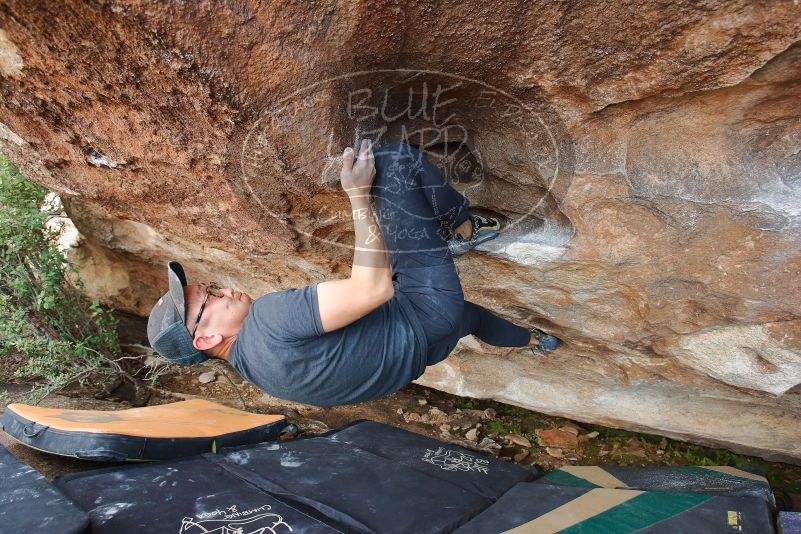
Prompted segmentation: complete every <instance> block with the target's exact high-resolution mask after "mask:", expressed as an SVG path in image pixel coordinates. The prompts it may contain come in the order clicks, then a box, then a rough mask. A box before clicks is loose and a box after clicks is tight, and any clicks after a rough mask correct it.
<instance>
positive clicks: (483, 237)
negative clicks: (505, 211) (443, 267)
mask: <svg viewBox="0 0 801 534" xmlns="http://www.w3.org/2000/svg"><path fill="white" fill-rule="evenodd" d="M470 222H471V224H472V226H473V233H472V235H471V236H470V239H464V238H462V237H460V236H458V235H453V237H452V238H451V239H449V240H448V250H450V251H451V255H452V256H461V255H462V254H464V253H465V252H468V251H470V250H473V249H474V248H476V246H477V245H479V244H480V243H483V242H485V241H489V240H490V239H495V238H496V237H498V236H499V235H500V233H501V232H500V230H501V222H500V221H499V220H497V219H493V218H492V217H484V216H483V215H470Z"/></svg>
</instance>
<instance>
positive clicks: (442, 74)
mask: <svg viewBox="0 0 801 534" xmlns="http://www.w3.org/2000/svg"><path fill="white" fill-rule="evenodd" d="M364 137H369V138H371V139H373V140H374V143H377V144H381V143H383V142H388V141H392V140H398V139H406V140H408V141H409V142H410V143H412V144H414V145H416V146H418V147H420V148H421V150H423V152H424V153H426V155H427V156H428V157H429V158H430V159H431V160H432V161H433V162H434V163H436V164H437V165H438V166H439V167H440V168H441V169H442V172H443V176H445V177H446V178H447V179H448V180H449V181H450V182H451V184H452V185H453V186H454V187H455V188H457V189H458V190H460V191H461V192H462V193H463V194H464V195H465V196H466V197H467V198H468V199H469V200H470V202H471V205H472V206H473V208H474V210H475V211H476V212H477V213H486V214H494V215H497V216H500V217H501V218H502V219H503V220H504V221H505V223H506V224H507V230H506V231H504V233H503V234H502V235H501V236H500V237H499V238H498V239H496V240H495V241H492V242H489V243H487V244H485V245H482V247H481V252H472V253H470V254H467V255H465V256H462V257H460V258H458V259H456V265H457V268H458V270H459V272H460V275H461V280H462V285H463V288H464V291H465V295H466V298H467V299H468V300H471V301H473V302H476V303H479V304H481V305H483V306H485V307H488V308H490V309H492V310H494V311H496V312H497V313H498V314H499V315H501V316H504V317H506V318H508V319H510V320H512V321H514V322H516V323H518V324H521V325H526V326H538V327H540V328H543V329H545V330H547V331H549V332H551V333H554V334H555V335H557V336H559V337H560V338H561V339H563V340H564V342H565V343H564V345H563V346H562V347H561V348H560V349H559V350H558V351H556V352H555V353H553V354H548V355H540V356H534V355H532V354H531V353H530V352H528V351H527V350H523V349H519V348H515V349H508V348H506V349H502V348H497V347H491V346H489V345H486V344H484V343H482V342H480V341H478V340H476V339H475V338H473V337H467V338H464V339H463V340H462V342H460V344H459V346H457V348H456V350H455V351H454V353H453V354H452V355H451V356H449V357H448V358H447V359H446V360H445V361H444V362H442V363H441V364H439V365H436V366H434V367H430V368H429V370H428V371H427V372H426V374H425V375H423V376H422V377H421V378H420V379H419V380H418V381H417V382H419V383H421V384H424V385H427V386H432V387H435V388H438V389H441V390H444V391H448V392H452V393H457V394H460V395H467V396H472V397H479V398H492V399H496V400H500V401H503V402H508V403H512V404H516V405H519V406H523V407H527V408H530V409H534V410H537V411H541V412H545V413H549V414H555V415H561V416H565V417H569V418H572V419H575V420H579V421H585V422H590V423H600V424H605V425H609V426H615V427H623V428H629V429H633V430H638V431H646V432H653V433H658V434H664V435H667V436H671V437H678V438H682V439H687V440H691V441H696V442H700V443H704V444H712V445H723V446H726V447H730V448H732V449H734V450H737V451H741V452H747V453H751V454H757V455H760V456H763V457H765V458H769V459H774V460H786V461H791V462H795V463H799V462H801V417H799V415H801V395H800V393H801V388H799V387H798V385H799V384H801V312H799V302H801V284H799V274H801V5H799V4H798V3H797V2H792V1H771V2H761V3H759V4H758V5H757V4H754V3H751V2H747V1H739V2H738V1H734V2H706V3H699V2H689V1H688V2H674V3H672V4H671V5H670V6H669V7H665V6H661V5H656V4H653V3H649V2H636V1H632V2H624V3H620V2H616V3H610V4H608V5H604V4H603V3H597V2H585V3H576V2H541V3H539V2H537V3H523V4H521V3H519V2H505V1H501V2H500V3H498V2H492V3H490V2H483V1H481V2H479V1H474V2H470V3H468V4H464V3H463V2H455V1H454V2H450V1H446V2H439V3H438V4H437V5H436V7H434V6H431V5H429V4H428V3H427V2H417V1H413V0H408V1H406V2H370V3H359V2H357V3H353V2H351V3H349V4H347V5H345V4H341V3H336V2H331V1H322V2H315V3H313V4H309V3H306V2H297V3H285V2H255V1H242V2H237V3H231V4H227V5H225V6H222V5H212V4H211V3H195V2H188V3H177V2H176V3H157V2H154V3H148V2H107V1H95V2H78V1H65V2H44V1H40V2H36V1H34V2H31V1H28V2H13V1H5V0H0V150H2V152H4V153H6V154H8V155H9V156H10V157H11V159H12V160H13V161H14V162H15V163H16V164H17V165H18V166H19V167H20V169H21V171H22V172H23V173H24V174H25V175H26V176H28V177H29V178H31V179H32V180H34V181H36V182H38V183H41V184H43V185H45V186H47V187H48V188H50V189H51V190H53V191H55V192H57V193H58V194H59V195H60V196H61V197H62V199H63V200H64V203H65V206H66V208H67V212H68V214H69V215H70V218H71V219H72V221H73V222H74V224H75V225H76V227H77V229H78V231H79V232H80V234H79V236H78V237H77V238H76V239H73V240H72V243H71V246H72V249H71V254H72V257H73V258H74V259H78V260H84V268H83V271H82V275H81V276H82V279H83V280H84V283H85V284H86V287H87V291H88V293H89V294H90V296H92V297H99V298H101V299H102V300H104V301H105V302H106V303H108V304H111V305H113V306H115V307H117V308H118V309H123V310H127V311H131V312H135V313H139V314H142V315H147V313H148V312H149V310H150V307H151V306H152V304H153V303H154V302H155V300H156V299H157V298H158V296H159V295H160V294H161V293H163V292H164V291H165V290H166V280H165V279H164V262H165V261H166V260H168V259H177V260H179V261H181V262H182V263H183V264H184V266H185V267H186V269H187V274H188V276H189V279H190V281H198V282H210V281H214V282H217V283H218V284H222V285H224V286H231V287H236V288H240V289H242V290H244V291H247V292H248V293H249V294H251V295H254V296H256V295H261V294H263V293H266V292H270V291H277V290H282V289H287V288H290V287H300V286H303V285H306V284H310V283H314V282H318V281H322V280H325V279H330V278H337V277H345V276H347V275H348V274H349V269H350V262H351V260H352V256H353V253H352V249H351V248H350V246H351V245H352V243H353V225H352V221H351V213H350V210H349V204H348V201H347V197H345V196H344V195H343V194H342V192H341V191H340V189H339V187H338V165H339V161H338V160H337V157H338V156H339V155H340V154H341V150H342V148H344V147H345V146H347V145H351V146H352V145H354V143H355V142H356V141H357V140H358V139H361V138H364Z"/></svg>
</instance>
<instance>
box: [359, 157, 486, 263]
mask: <svg viewBox="0 0 801 534" xmlns="http://www.w3.org/2000/svg"><path fill="white" fill-rule="evenodd" d="M374 155H375V167H376V176H375V180H374V182H373V187H372V191H371V193H372V196H373V199H374V201H375V206H376V219H377V221H378V224H379V226H380V227H381V230H382V233H383V235H384V242H385V243H386V245H387V249H388V250H389V251H391V252H394V255H393V257H392V260H393V262H394V263H393V272H394V271H397V270H401V269H403V268H408V267H420V266H425V265H441V264H445V263H452V260H451V257H450V253H449V251H448V243H447V239H448V238H449V237H450V235H449V233H450V230H451V229H452V228H455V227H457V226H459V225H461V224H462V223H464V222H465V221H467V220H468V219H469V217H470V213H469V212H468V208H469V206H470V202H469V201H468V200H467V198H465V197H464V196H463V195H462V194H461V193H459V192H458V191H456V190H455V189H454V188H453V187H451V186H450V184H449V183H448V181H447V179H446V178H445V176H444V175H443V174H442V172H441V171H440V170H439V169H438V168H437V167H436V166H435V165H434V164H433V163H431V162H430V161H429V160H428V158H427V157H426V156H425V155H424V154H423V153H422V152H420V151H419V150H418V149H416V148H414V147H412V146H410V145H408V144H406V143H401V142H397V143H389V144H386V145H382V146H381V147H378V148H377V149H376V150H374Z"/></svg>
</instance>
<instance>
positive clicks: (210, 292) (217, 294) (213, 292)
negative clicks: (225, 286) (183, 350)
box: [192, 284, 223, 339]
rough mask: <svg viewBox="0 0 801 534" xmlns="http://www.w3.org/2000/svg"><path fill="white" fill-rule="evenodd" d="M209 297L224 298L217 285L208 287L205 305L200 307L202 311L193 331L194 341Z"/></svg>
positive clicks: (204, 298) (204, 300)
mask: <svg viewBox="0 0 801 534" xmlns="http://www.w3.org/2000/svg"><path fill="white" fill-rule="evenodd" d="M209 295H214V296H215V297H221V296H223V295H222V293H220V288H219V287H217V286H216V285H215V284H208V285H206V295H205V296H204V297H203V304H201V305H200V311H199V312H198V314H197V319H195V328H193V329H192V338H193V339H194V337H195V332H197V327H198V326H200V316H201V315H203V309H204V308H205V307H206V301H208V300H209Z"/></svg>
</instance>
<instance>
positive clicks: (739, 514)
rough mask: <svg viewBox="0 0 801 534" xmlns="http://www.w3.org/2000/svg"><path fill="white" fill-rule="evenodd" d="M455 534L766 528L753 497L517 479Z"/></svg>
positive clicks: (765, 511) (754, 532)
mask: <svg viewBox="0 0 801 534" xmlns="http://www.w3.org/2000/svg"><path fill="white" fill-rule="evenodd" d="M455 532H456V533H457V534H497V533H499V532H504V533H507V534H548V533H556V532H559V533H561V534H579V533H581V534H609V533H612V532H613V533H615V534H631V533H635V532H636V533H638V534H682V533H684V534H730V533H731V532H740V533H743V534H746V533H751V534H769V533H772V532H773V524H772V515H771V511H770V508H769V506H768V504H767V503H766V502H765V501H764V500H763V499H760V498H757V497H729V496H724V495H710V494H700V493H668V492H661V493H660V492H647V491H639V490H622V489H606V488H580V487H570V486H557V485H551V484H546V483H533V484H532V483H520V484H517V485H516V486H515V487H514V488H512V489H511V490H509V491H508V492H507V493H506V494H505V495H504V496H503V497H501V498H500V499H499V500H498V501H497V502H496V503H495V504H493V505H492V506H490V507H489V508H487V509H486V510H485V511H484V512H482V513H481V514H479V515H478V516H476V517H475V518H474V519H473V520H471V521H470V522H469V523H467V524H466V525H464V526H462V527H461V528H459V529H458V530H456V531H455Z"/></svg>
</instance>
